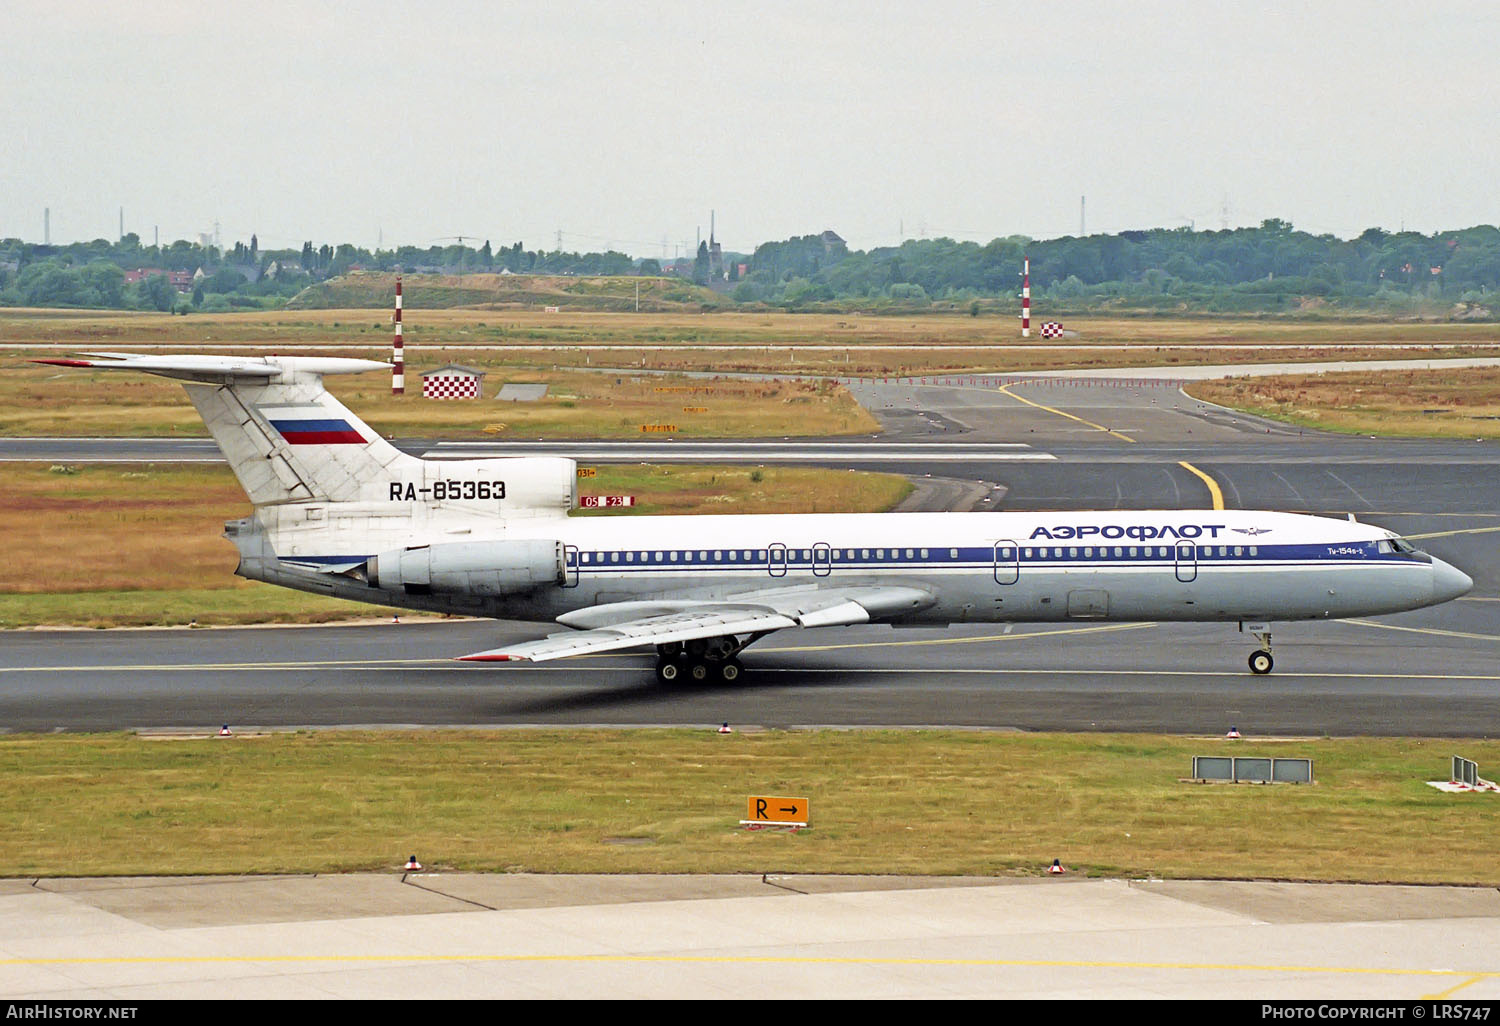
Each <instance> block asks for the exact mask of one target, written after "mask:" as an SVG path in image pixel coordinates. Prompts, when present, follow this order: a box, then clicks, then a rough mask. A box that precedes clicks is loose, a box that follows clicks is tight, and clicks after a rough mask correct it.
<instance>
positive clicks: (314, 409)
mask: <svg viewBox="0 0 1500 1026" xmlns="http://www.w3.org/2000/svg"><path fill="white" fill-rule="evenodd" d="M259 410H260V413H261V415H262V416H263V417H265V418H266V420H268V421H270V422H271V426H272V427H273V428H275V429H276V431H277V432H278V433H279V434H280V435H281V437H282V438H285V439H286V441H287V444H288V445H364V444H365V442H366V441H367V439H366V438H365V437H364V435H362V434H360V433H359V430H358V429H357V428H356V427H355V426H354V425H353V424H351V423H349V421H348V420H346V419H345V418H343V417H340V416H337V415H334V416H330V414H331V413H333V411H332V410H329V409H327V408H325V407H322V406H318V405H315V404H314V405H308V406H262V407H259Z"/></svg>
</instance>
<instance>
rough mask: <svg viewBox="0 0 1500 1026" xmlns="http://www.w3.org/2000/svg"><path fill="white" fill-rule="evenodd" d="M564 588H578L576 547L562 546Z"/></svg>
mask: <svg viewBox="0 0 1500 1026" xmlns="http://www.w3.org/2000/svg"><path fill="white" fill-rule="evenodd" d="M562 586H563V587H564V588H576V587H578V546H576V545H564V546H563V581H562Z"/></svg>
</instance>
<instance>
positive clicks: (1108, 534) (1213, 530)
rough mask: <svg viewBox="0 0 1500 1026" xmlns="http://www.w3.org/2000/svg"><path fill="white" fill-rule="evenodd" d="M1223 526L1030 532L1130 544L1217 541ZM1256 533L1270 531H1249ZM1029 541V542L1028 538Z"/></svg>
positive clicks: (1074, 528) (1091, 527)
mask: <svg viewBox="0 0 1500 1026" xmlns="http://www.w3.org/2000/svg"><path fill="white" fill-rule="evenodd" d="M1227 526H1228V525H1226V524H1162V525H1161V526H1157V525H1155V524H1131V525H1130V526H1129V527H1122V526H1121V525H1119V524H1076V525H1075V524H1061V525H1059V526H1057V527H1038V528H1037V529H1036V530H1035V531H1032V532H1031V539H1036V538H1050V539H1052V540H1053V541H1066V540H1068V539H1070V538H1077V539H1083V538H1111V539H1113V538H1129V539H1131V540H1132V541H1151V540H1153V539H1155V538H1205V537H1206V538H1217V537H1218V536H1219V532H1220V531H1223V530H1226V528H1227ZM1252 530H1254V531H1255V532H1256V533H1260V532H1261V531H1262V530H1267V531H1268V530H1270V528H1264V529H1262V528H1252ZM1028 540H1030V539H1028Z"/></svg>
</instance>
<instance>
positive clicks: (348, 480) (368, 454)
mask: <svg viewBox="0 0 1500 1026" xmlns="http://www.w3.org/2000/svg"><path fill="white" fill-rule="evenodd" d="M81 356H83V357H86V359H78V358H73V359H51V360H36V361H34V362H36V363H46V364H52V365H55V366H62V367H87V368H92V369H102V370H132V371H142V372H145V373H147V374H156V375H160V376H162V377H169V378H177V379H179V380H182V381H184V382H185V383H186V384H185V387H186V389H187V392H188V396H189V397H190V398H191V399H192V401H193V405H194V406H196V407H197V409H198V413H199V415H200V416H201V417H202V418H203V422H204V424H206V425H207V426H208V430H209V432H210V433H211V434H212V435H213V437H214V441H216V442H217V443H218V444H219V448H220V450H222V451H223V453H224V457H225V459H227V460H228V461H229V465H230V466H231V467H232V468H233V469H234V473H235V476H236V477H238V478H239V481H240V484H241V485H242V486H243V487H244V489H245V494H246V495H248V496H249V497H250V501H251V502H252V503H253V504H254V505H255V506H256V507H261V506H270V505H278V504H282V503H294V502H309V501H324V502H354V501H358V500H359V499H360V498H361V495H362V492H361V486H362V485H368V484H371V483H374V482H378V481H381V480H385V479H389V478H390V477H391V476H392V474H393V473H395V474H399V473H400V472H401V471H403V470H405V471H407V472H408V475H416V476H420V469H418V468H420V465H421V461H420V460H419V459H417V458H416V457H414V456H408V455H407V454H405V453H403V452H401V451H400V450H399V449H397V448H396V447H395V446H393V445H391V444H390V443H389V442H387V441H385V440H384V439H383V438H381V437H380V436H379V435H378V434H376V433H375V432H374V431H373V430H371V429H370V427H369V425H367V424H365V423H364V422H363V421H361V420H360V419H359V418H358V417H356V416H355V415H354V414H353V413H351V412H350V411H349V410H348V408H347V407H345V406H344V404H343V403H341V402H339V401H338V400H337V399H336V398H334V397H333V396H332V395H330V394H329V393H328V392H327V390H325V389H324V387H323V376H324V375H325V374H357V373H360V372H363V371H370V370H389V369H390V365H389V364H385V363H377V362H375V361H373V360H355V359H347V358H338V357H306V356H267V357H239V356H200V355H186V354H184V355H170V356H156V355H132V354H128V353H84V354H81Z"/></svg>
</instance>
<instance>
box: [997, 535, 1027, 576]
mask: <svg viewBox="0 0 1500 1026" xmlns="http://www.w3.org/2000/svg"><path fill="white" fill-rule="evenodd" d="M1020 577H1021V548H1020V546H1018V545H1017V544H1016V543H1015V542H1013V541H1006V540H1001V541H997V542H996V543H995V583H996V584H1015V583H1016V581H1018V580H1019V579H1020Z"/></svg>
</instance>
